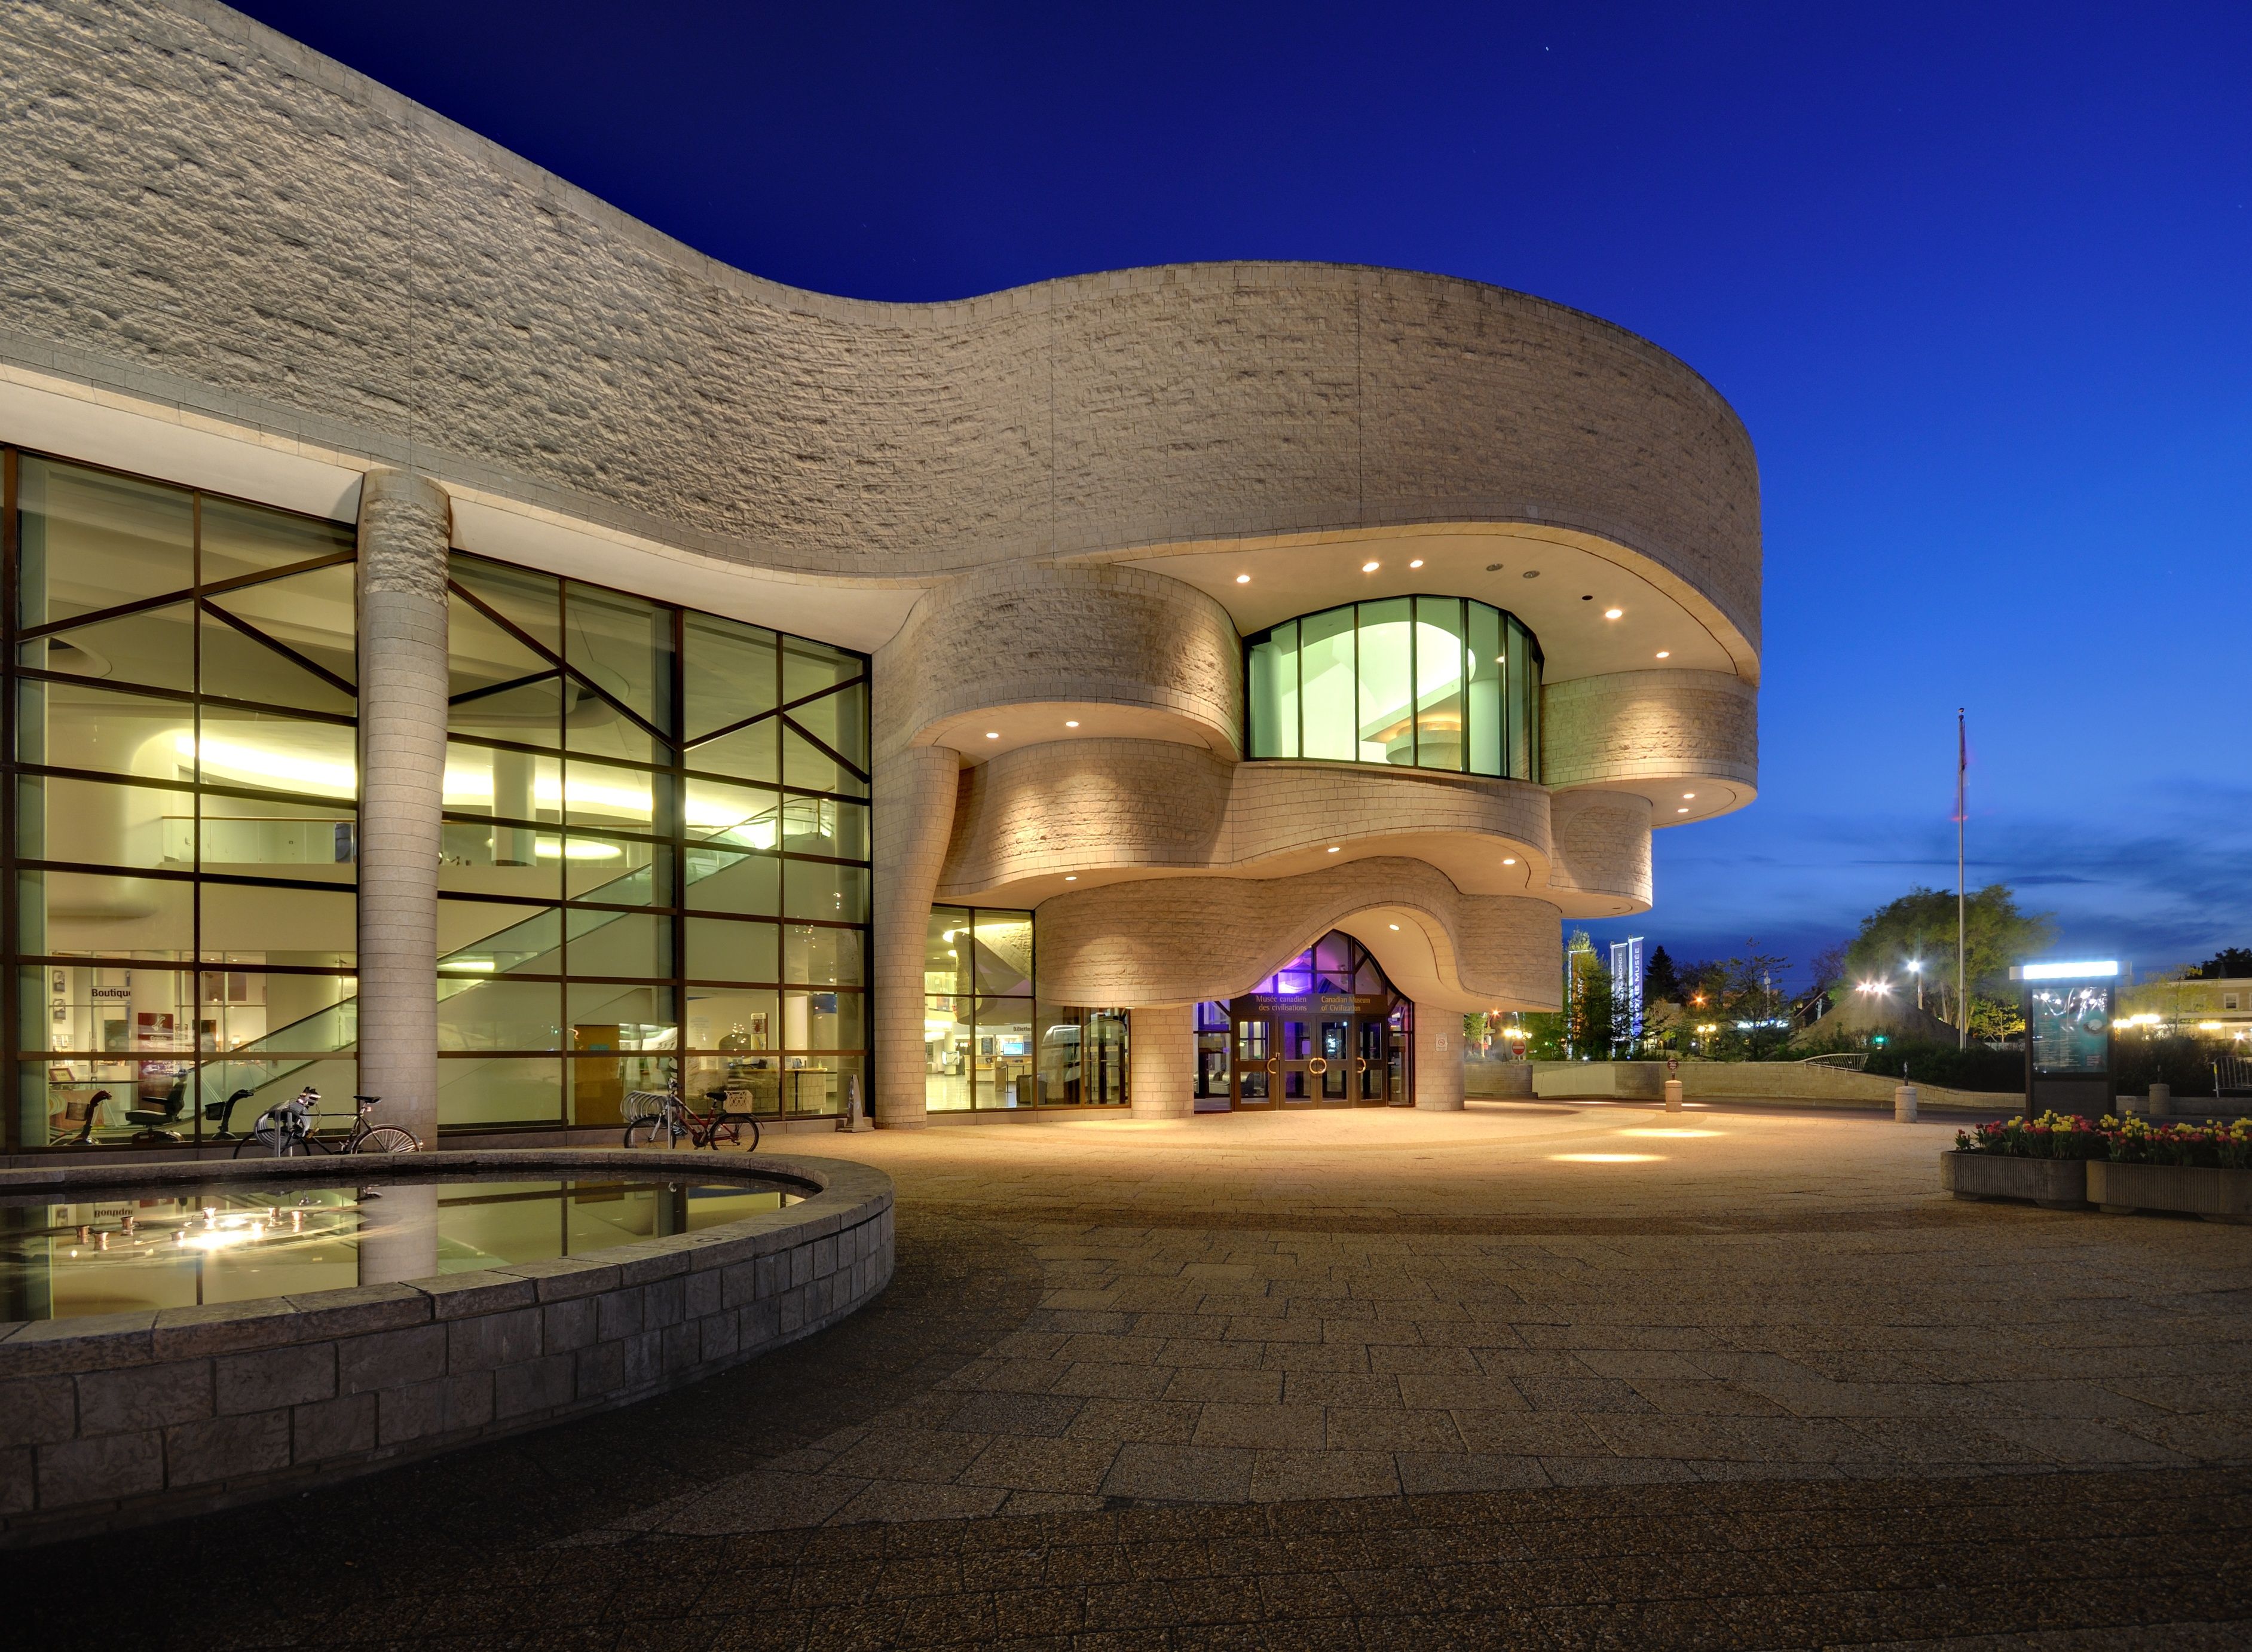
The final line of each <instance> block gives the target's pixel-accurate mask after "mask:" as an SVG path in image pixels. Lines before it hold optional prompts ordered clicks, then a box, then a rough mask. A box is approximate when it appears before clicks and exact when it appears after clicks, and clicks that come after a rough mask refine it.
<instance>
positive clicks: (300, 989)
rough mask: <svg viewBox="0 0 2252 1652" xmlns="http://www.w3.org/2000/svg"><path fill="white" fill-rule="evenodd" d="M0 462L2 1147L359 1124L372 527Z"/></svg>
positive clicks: (120, 479)
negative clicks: (361, 739) (305, 1116)
mask: <svg viewBox="0 0 2252 1652" xmlns="http://www.w3.org/2000/svg"><path fill="white" fill-rule="evenodd" d="M0 463H4V467H5V469H4V489H5V493H6V501H5V511H4V518H0V519H4V523H5V532H4V553H3V554H4V561H5V566H6V579H7V587H8V591H9V600H8V601H7V604H6V621H5V622H6V624H7V626H8V628H9V629H10V633H11V635H10V637H9V638H8V648H7V659H6V664H5V673H6V677H7V679H8V680H7V684H6V687H7V693H6V698H5V711H4V717H5V719H6V731H5V735H4V741H5V746H6V760H7V764H8V767H9V771H10V773H9V782H8V786H7V788H6V791H5V802H4V805H0V808H4V810H5V816H6V819H5V827H4V841H5V852H6V853H7V854H8V855H9V856H10V857H11V859H12V862H13V864H12V865H11V866H10V868H9V877H8V878H7V889H8V894H9V899H8V900H7V904H6V913H5V945H6V948H7V951H8V954H9V967H10V968H11V969H12V970H13V971H14V973H15V976H16V990H15V992H14V993H13V994H12V995H11V996H10V1000H9V1002H8V1006H7V1011H6V1037H7V1040H8V1044H9V1052H10V1059H11V1061H13V1062H14V1064H15V1065H16V1079H17V1105H16V1106H15V1107H13V1108H11V1109H10V1110H9V1113H8V1145H9V1146H10V1148H17V1149H20V1148H25V1147H31V1148H38V1147H46V1146H50V1145H59V1144H65V1143H87V1142H141V1143H143V1144H150V1145H154V1144H160V1143H166V1142H194V1141H196V1140H198V1139H205V1140H208V1139H211V1138H213V1137H218V1136H224V1135H226V1134H228V1133H229V1132H230V1130H231V1131H232V1133H233V1134H236V1135H239V1134H240V1132H241V1131H242V1130H243V1129H244V1128H246V1127H247V1125H248V1124H249V1122H250V1121H251V1120H252V1119H253V1118H254V1116H255V1115H256V1114H257V1113H258V1111H260V1110H261V1108H263V1107H267V1106H268V1105H271V1103H272V1102H273V1101H274V1100H277V1099H279V1097H280V1096H281V1095H283V1094H294V1093H295V1092H296V1090H297V1089H298V1088H299V1087H300V1086H303V1085H305V1084H311V1085H313V1086H316V1087H317V1088H318V1089H319V1090H320V1091H321V1092H322V1093H323V1096H324V1097H326V1098H327V1099H328V1101H329V1104H330V1107H329V1110H330V1112H332V1113H337V1114H344V1115H348V1114H350V1111H351V1100H350V1098H351V1093H352V1092H353V1090H354V1089H355V1088H356V1087H357V1086H356V1079H357V1063H356V1060H355V1037H356V1017H355V1015H354V981H353V970H354V967H355V955H354V948H355V946H356V944H357V942H356V936H355V919H356V889H357V864H356V863H357V859H358V843H357V837H358V760H357V753H356V746H357V742H356V725H357V718H358V690H357V688H356V686H355V684H357V682H358V670H357V648H356V642H355V628H354V624H353V601H354V599H353V582H352V564H353V560H354V541H355V533H354V529H353V527H352V525H351V524H348V523H338V522H329V521H323V520H321V519H318V518H316V517H301V516H295V515H291V514H289V513H287V512H284V511H279V510H268V509H266V508H264V507H261V506H257V505H249V504H244V503H240V502H239V501H235V500H232V499H227V498H224V497H221V496H218V495H215V494H209V493H202V492H198V491H196V490H194V489H187V488H178V487H171V486H167V485H163V484H161V483H156V482H144V481H140V480H136V479H135V478H132V477H129V476H123V475H115V474H113V473H110V472H108V471H102V470H97V469H91V468H89V467H86V466H79V465H70V464H64V463H60V462H56V461H53V460H49V459H45V458H41V457H38V456H36V455H31V454H23V453H17V452H16V451H13V450H9V451H7V452H5V453H4V454H0ZM230 1098H237V1099H236V1100H233V1103H232V1111H230Z"/></svg>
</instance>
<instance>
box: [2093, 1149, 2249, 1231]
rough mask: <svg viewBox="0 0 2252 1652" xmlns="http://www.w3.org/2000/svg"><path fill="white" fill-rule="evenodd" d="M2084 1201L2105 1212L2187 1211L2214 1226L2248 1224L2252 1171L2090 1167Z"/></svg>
mask: <svg viewBox="0 0 2252 1652" xmlns="http://www.w3.org/2000/svg"><path fill="white" fill-rule="evenodd" d="M2088 1197H2089V1198H2090V1199H2091V1200H2093V1201H2094V1202H2095V1203H2096V1204H2098V1205H2100V1206H2102V1207H2103V1209H2104V1210H2105V1211H2110V1212H2111V1213H2112V1214H2114V1215H2123V1214H2124V1213H2126V1212H2127V1211H2187V1212H2188V1213H2189V1214H2191V1215H2193V1216H2202V1217H2204V1218H2206V1219H2207V1221H2214V1222H2252V1170H2205V1169H2202V1168H2200V1167H2199V1166H2197V1165H2192V1164H2110V1163H2095V1164H2090V1165H2089V1167H2088Z"/></svg>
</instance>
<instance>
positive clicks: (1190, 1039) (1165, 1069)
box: [1127, 1004, 1196, 1119]
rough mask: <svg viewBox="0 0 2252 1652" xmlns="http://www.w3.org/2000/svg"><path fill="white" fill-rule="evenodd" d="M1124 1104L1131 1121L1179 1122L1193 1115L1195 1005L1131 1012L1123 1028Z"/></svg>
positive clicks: (1194, 1095) (1194, 1094)
mask: <svg viewBox="0 0 2252 1652" xmlns="http://www.w3.org/2000/svg"><path fill="white" fill-rule="evenodd" d="M1129 1032H1130V1038H1129V1043H1128V1045H1127V1052H1128V1053H1127V1059H1128V1060H1129V1062H1130V1063H1131V1070H1130V1072H1129V1074H1128V1079H1127V1088H1128V1093H1127V1100H1129V1102H1130V1103H1131V1104H1132V1107H1133V1113H1134V1116H1135V1117H1136V1118H1137V1119H1185V1118H1186V1117H1187V1116H1188V1115H1189V1114H1192V1113H1194V1112H1195V1111H1196V1006H1195V1005H1194V1004H1168V1005H1165V1006H1163V1007H1158V1006H1154V1005H1153V1006H1151V1007H1150V1008H1149V1009H1147V1010H1135V1011H1134V1013H1133V1019H1132V1022H1131V1024H1130V1027H1129Z"/></svg>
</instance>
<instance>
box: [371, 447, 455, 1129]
mask: <svg viewBox="0 0 2252 1652" xmlns="http://www.w3.org/2000/svg"><path fill="white" fill-rule="evenodd" d="M452 531H453V508H452V503H451V502H450V501H449V500H448V498H447V497H446V494H445V491H444V490H443V489H441V488H439V487H438V486H437V485H436V484H435V483H434V482H430V481H429V480H427V478H425V477H422V476H418V475H410V474H408V473H407V472H406V471H401V470H371V471H369V472H368V473H367V476H366V479H365V481H363V482H361V484H360V496H359V796H360V804H359V1087H360V1089H361V1090H362V1091H363V1092H364V1093H367V1094H370V1095H379V1096H381V1097H382V1098H383V1107H382V1109H381V1110H380V1111H379V1113H378V1114H377V1115H376V1116H377V1118H378V1119H379V1121H381V1122H383V1123H386V1124H395V1125H398V1126H399V1127H400V1128H401V1129H406V1130H411V1131H413V1132H414V1134H415V1135H417V1136H419V1137H420V1138H421V1141H422V1143H423V1145H424V1146H426V1147H429V1146H434V1145H435V1144H436V1140H437V1134H438V982H437V973H438V972H437V961H438V856H439V850H440V832H439V810H440V808H441V804H442V803H443V801H444V797H445V781H446V686H447V684H446V551H447V547H448V544H449V543H450V541H451V538H452Z"/></svg>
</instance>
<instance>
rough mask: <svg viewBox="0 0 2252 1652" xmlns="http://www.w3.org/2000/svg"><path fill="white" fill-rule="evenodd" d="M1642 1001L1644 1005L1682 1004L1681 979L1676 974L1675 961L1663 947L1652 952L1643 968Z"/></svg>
mask: <svg viewBox="0 0 2252 1652" xmlns="http://www.w3.org/2000/svg"><path fill="white" fill-rule="evenodd" d="M1642 1001H1643V1003H1644V1004H1653V1003H1680V1002H1681V978H1680V976H1679V975H1676V974H1675V973H1674V970H1673V960H1672V959H1671V958H1669V957H1667V956H1666V955H1665V947H1658V949H1657V950H1656V951H1654V952H1652V953H1651V954H1650V961H1649V962H1648V963H1646V964H1644V966H1643V970H1642Z"/></svg>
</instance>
